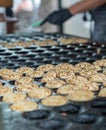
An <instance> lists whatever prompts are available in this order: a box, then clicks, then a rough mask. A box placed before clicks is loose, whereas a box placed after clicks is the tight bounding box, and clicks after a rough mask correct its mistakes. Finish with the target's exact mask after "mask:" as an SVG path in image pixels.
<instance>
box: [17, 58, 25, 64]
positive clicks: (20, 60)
mask: <svg viewBox="0 0 106 130" xmlns="http://www.w3.org/2000/svg"><path fill="white" fill-rule="evenodd" d="M17 62H18V63H20V62H26V59H23V58H22V59H18V60H17Z"/></svg>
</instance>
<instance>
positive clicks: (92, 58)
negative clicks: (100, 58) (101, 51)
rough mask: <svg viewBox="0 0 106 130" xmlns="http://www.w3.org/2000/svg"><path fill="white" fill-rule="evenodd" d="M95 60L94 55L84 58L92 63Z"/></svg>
mask: <svg viewBox="0 0 106 130" xmlns="http://www.w3.org/2000/svg"><path fill="white" fill-rule="evenodd" d="M96 60H97V58H96V57H88V58H86V59H85V61H86V62H90V63H92V62H94V61H96Z"/></svg>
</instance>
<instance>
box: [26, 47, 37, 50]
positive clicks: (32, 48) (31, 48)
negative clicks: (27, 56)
mask: <svg viewBox="0 0 106 130" xmlns="http://www.w3.org/2000/svg"><path fill="white" fill-rule="evenodd" d="M25 49H27V50H36V49H37V47H25Z"/></svg>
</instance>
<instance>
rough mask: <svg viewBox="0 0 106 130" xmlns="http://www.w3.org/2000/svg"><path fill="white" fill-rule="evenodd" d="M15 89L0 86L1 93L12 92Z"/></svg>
mask: <svg viewBox="0 0 106 130" xmlns="http://www.w3.org/2000/svg"><path fill="white" fill-rule="evenodd" d="M12 92H13V90H12V89H11V88H9V87H3V86H2V87H0V95H2V96H3V95H5V94H8V93H12Z"/></svg>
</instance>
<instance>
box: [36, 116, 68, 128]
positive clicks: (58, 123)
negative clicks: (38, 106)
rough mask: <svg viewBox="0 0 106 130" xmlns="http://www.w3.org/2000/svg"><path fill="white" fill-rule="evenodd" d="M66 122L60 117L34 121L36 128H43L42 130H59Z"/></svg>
mask: <svg viewBox="0 0 106 130" xmlns="http://www.w3.org/2000/svg"><path fill="white" fill-rule="evenodd" d="M65 125H67V124H66V122H65V121H64V120H62V119H55V118H54V119H45V120H42V121H40V122H37V123H36V126H37V127H38V128H41V129H44V130H57V129H58V130H60V129H61V128H62V129H63V128H64V127H65Z"/></svg>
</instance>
